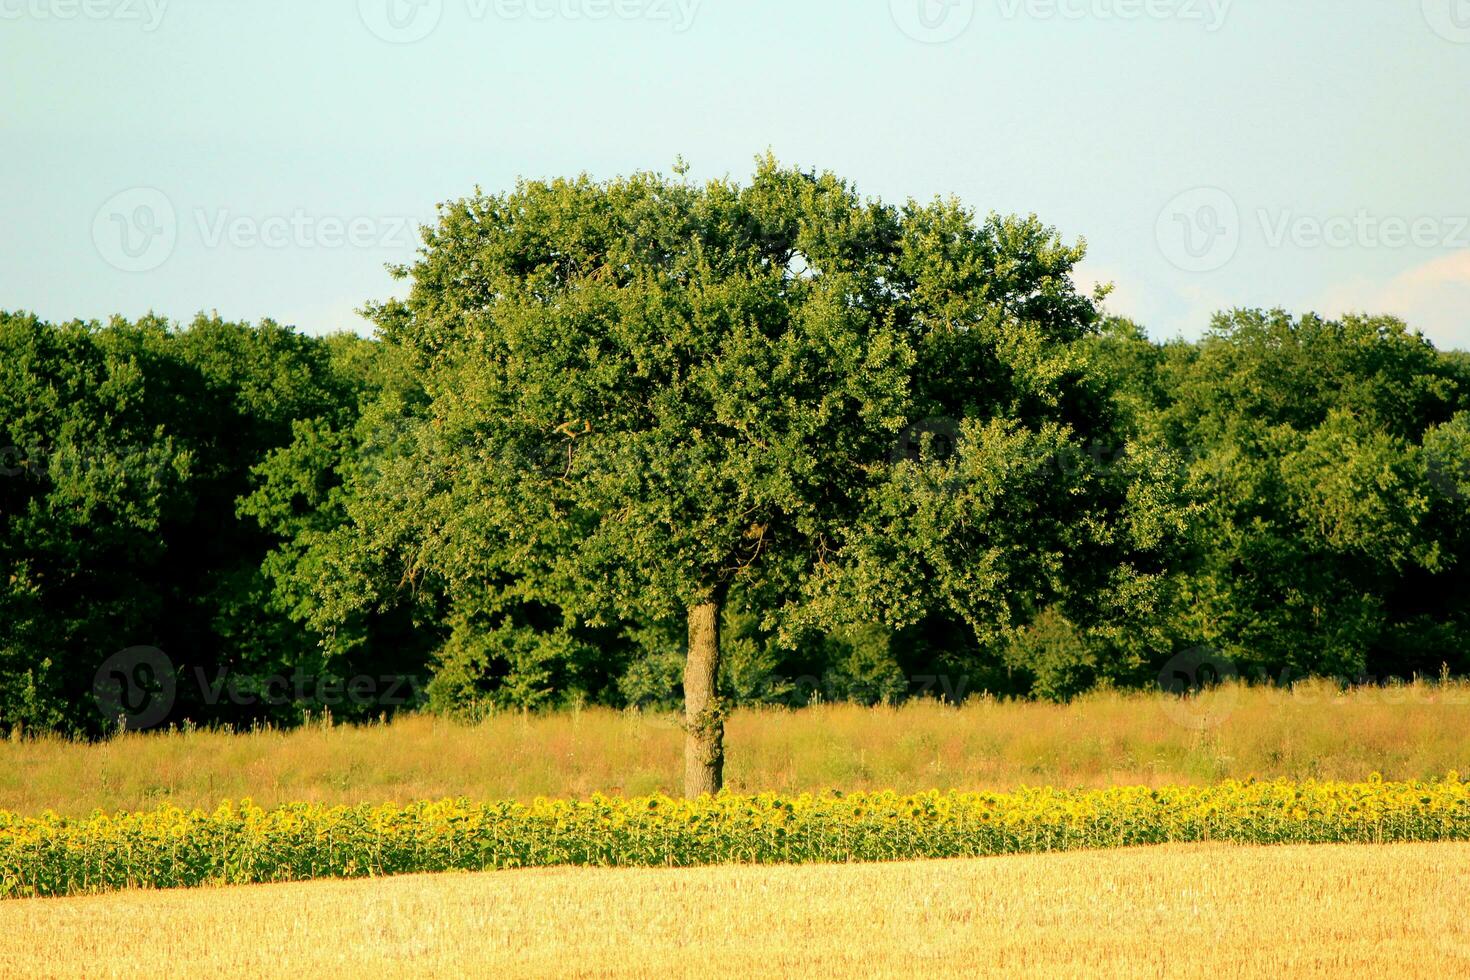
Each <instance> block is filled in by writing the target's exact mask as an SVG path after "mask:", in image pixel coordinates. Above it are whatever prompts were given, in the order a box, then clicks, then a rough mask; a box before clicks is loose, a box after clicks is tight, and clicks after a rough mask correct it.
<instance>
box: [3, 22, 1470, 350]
mask: <svg viewBox="0 0 1470 980" xmlns="http://www.w3.org/2000/svg"><path fill="white" fill-rule="evenodd" d="M390 3H391V4H393V7H392V8H390V6H389V4H390ZM418 3H419V4H420V6H415V4H414V3H413V2H410V0H327V2H304V0H262V2H246V0H239V2H229V0H0V92H3V94H0V135H3V147H4V150H3V152H0V187H3V197H0V221H3V226H4V235H3V238H0V308H9V309H17V308H24V309H31V310H35V311H36V312H38V313H40V314H42V315H43V316H45V317H47V318H51V319H64V318H69V317H72V316H84V317H100V316H104V315H106V314H108V313H110V312H114V311H115V312H122V313H126V314H129V315H136V314H139V313H142V312H145V311H147V310H149V309H153V310H156V311H158V312H161V313H164V314H167V315H169V316H172V317H175V318H188V317H190V316H192V314H193V313H195V312H196V311H199V310H201V309H206V310H207V309H218V310H219V311H220V312H221V313H222V314H224V315H225V316H228V317H232V318H248V319H257V318H260V317H264V316H273V317H275V318H277V319H280V320H282V321H285V322H289V323H294V324H296V325H298V326H300V327H301V328H302V329H305V330H308V331H312V332H320V331H325V330H331V329H341V328H353V329H361V328H362V324H361V321H359V320H358V319H357V318H356V316H355V315H354V313H353V310H354V309H355V308H356V307H358V306H359V305H360V304H361V303H362V302H363V301H364V300H367V299H370V298H380V297H383V296H385V295H388V294H389V293H390V292H391V291H392V290H393V289H394V288H395V285H394V283H393V282H392V280H391V279H390V278H389V277H388V276H387V274H386V273H385V272H384V271H383V268H382V267H383V264H384V263H385V262H390V261H402V260H405V259H407V258H409V257H410V256H411V255H412V252H413V247H414V244H415V238H414V236H413V235H412V234H411V232H410V231H409V228H408V225H407V223H408V222H411V221H416V220H419V219H424V218H427V217H429V216H430V215H432V213H433V207H434V205H435V203H437V202H439V201H442V200H445V199H449V198H454V197H459V196H462V195H464V194H467V193H469V192H470V191H471V190H472V189H473V187H474V185H475V184H477V183H478V184H480V185H481V186H483V187H484V188H486V189H492V190H493V189H502V188H507V187H509V186H510V185H511V184H512V183H513V182H514V180H515V178H516V177H517V176H518V175H525V176H532V177H542V176H555V175H562V174H573V173H576V172H580V171H583V170H585V171H588V172H589V173H591V174H592V175H594V176H603V177H605V176H611V175H613V174H618V173H623V172H627V171H629V170H633V169H639V168H663V169H667V168H668V166H669V165H670V164H671V163H672V161H673V160H674V158H675V156H676V155H678V154H683V155H684V157H686V158H687V159H688V160H689V161H690V162H691V163H692V164H693V166H694V175H695V176H696V177H698V176H712V175H719V174H731V175H735V176H743V175H746V174H748V173H749V171H750V168H751V160H752V158H753V157H754V155H755V154H757V153H759V152H761V151H763V150H764V149H765V148H767V147H770V148H772V149H773V150H774V151H775V152H776V154H777V155H778V156H779V157H780V158H781V159H782V160H784V161H787V162H791V163H797V164H801V165H804V166H816V167H819V168H830V169H833V170H835V171H838V172H839V173H841V174H843V175H845V176H848V177H850V178H851V179H853V180H854V181H856V182H857V184H858V186H859V188H860V189H861V190H862V191H864V192H866V193H869V194H874V195H879V196H882V197H884V198H887V199H891V200H901V199H903V198H905V197H908V196H916V197H920V198H928V197H931V196H933V195H935V194H944V195H948V194H951V193H952V194H956V195H958V196H959V197H960V198H961V199H963V200H964V201H965V202H967V203H968V204H970V205H971V206H973V207H975V208H977V209H979V210H981V211H989V210H999V211H1015V212H1035V213H1037V214H1039V215H1040V216H1041V217H1042V218H1043V219H1044V220H1045V221H1047V222H1049V223H1051V224H1054V225H1056V226H1057V227H1058V228H1059V229H1060V230H1061V231H1062V232H1063V233H1064V234H1066V235H1067V236H1069V237H1072V236H1084V237H1086V238H1087V240H1088V242H1089V245H1090V249H1091V256H1090V259H1089V262H1088V264H1087V266H1086V272H1087V274H1088V275H1089V276H1090V277H1094V278H1097V279H1104V280H1111V281H1114V282H1116V283H1117V285H1118V290H1117V293H1116V294H1115V298H1114V299H1113V300H1112V301H1111V305H1112V306H1113V308H1114V309H1116V310H1117V311H1118V312H1122V313H1127V314H1129V315H1133V316H1136V317H1137V318H1138V319H1140V320H1141V321H1142V322H1143V323H1144V324H1145V325H1146V326H1147V327H1148V328H1149V329H1150V331H1151V332H1152V333H1153V334H1154V335H1155V336H1172V335H1174V334H1179V333H1182V334H1185V335H1191V336H1192V335H1196V334H1198V333H1199V331H1200V330H1201V329H1203V328H1204V326H1205V325H1206V324H1207V322H1208V317H1209V314H1210V312H1211V311H1212V310H1214V309H1217V308H1223V307H1229V306H1238V305H1252V306H1254V305H1284V306H1287V307H1289V308H1292V309H1296V310H1308V309H1316V310H1319V311H1321V312H1324V313H1329V314H1335V313H1339V312H1342V311H1343V310H1345V309H1358V308H1367V309H1372V310H1375V311H1384V312H1398V313H1400V314H1401V315H1404V316H1406V317H1407V318H1409V319H1410V320H1411V323H1412V324H1413V325H1415V326H1418V327H1420V328H1421V329H1423V330H1424V331H1425V333H1427V334H1429V335H1430V336H1431V337H1432V338H1434V339H1435V340H1436V341H1437V342H1439V343H1441V344H1442V345H1445V346H1450V345H1456V346H1464V347H1470V122H1467V121H1470V0H1233V2H1231V0H973V2H971V0H867V2H863V3H839V2H836V0H799V2H793V0H785V2H777V0H741V2H736V0H498V2H497V0H418ZM390 14H396V16H395V17H392V18H390V16H389V15H390ZM920 15H923V16H920ZM418 35H423V36H421V37H419V36H418ZM415 38H416V39H415ZM1201 188H1203V189H1204V190H1201Z"/></svg>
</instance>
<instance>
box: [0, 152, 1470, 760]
mask: <svg viewBox="0 0 1470 980" xmlns="http://www.w3.org/2000/svg"><path fill="white" fill-rule="evenodd" d="M1082 254H1083V250H1082V246H1081V245H1080V244H1078V245H1070V244H1067V243H1065V242H1063V241H1061V240H1060V239H1059V238H1058V237H1057V235H1056V233H1055V232H1054V231H1052V230H1051V229H1049V228H1047V227H1046V226H1044V225H1043V224H1041V223H1040V222H1039V221H1037V220H1036V219H1035V218H1008V217H999V216H989V217H985V218H981V217H979V216H977V215H976V214H974V213H972V212H970V211H968V210H966V209H965V208H963V207H962V206H960V205H959V204H958V203H956V202H954V201H942V200H941V201H934V202H929V203H918V202H908V203H906V204H904V205H901V206H894V205H890V204H886V203H884V202H881V201H876V200H869V199H864V198H862V197H860V196H859V195H858V194H857V193H856V191H855V190H854V189H853V188H852V187H851V185H849V184H848V183H846V182H845V181H843V180H841V179H839V178H838V177H836V176H834V175H832V174H828V173H814V172H804V171H799V170H795V169H791V168H787V167H782V166H780V165H779V164H777V163H776V162H775V161H774V160H772V159H769V158H767V159H763V160H761V161H759V163H758V165H757V168H756V172H755V173H754V175H753V176H752V177H751V178H750V180H749V181H748V182H746V183H743V184H741V183H735V182H733V181H728V180H719V181H713V182H710V183H707V184H700V185H696V184H692V183H689V182H688V181H687V180H685V179H684V174H683V172H682V171H676V176H675V178H668V177H665V176H662V175H658V174H652V173H639V174H634V175H632V176H630V177H627V178H622V179H617V180H612V181H608V182H604V183H597V182H594V181H592V180H590V179H588V178H586V177H582V178H578V179H575V180H558V181H551V182H525V183H522V184H520V185H518V186H517V188H516V189H515V190H513V191H511V192H509V193H505V194H499V195H485V194H481V193H477V194H476V195H475V196H473V197H470V198H466V199H464V200H460V201H455V202H451V203H449V204H446V205H444V206H443V207H442V208H441V211H440V216H439V220H438V222H437V224H436V225H435V226H433V227H431V228H427V229H425V232H424V247H423V249H422V251H421V253H420V256H419V258H418V260H417V261H416V262H415V263H414V264H413V265H412V266H411V267H408V268H404V269H401V270H398V271H399V273H400V274H401V275H402V276H404V277H406V278H407V279H409V280H410V283H411V289H410V290H409V292H408V295H407V298H406V299H404V300H393V301H389V302H386V303H383V304H381V305H376V306H372V307H370V308H369V311H368V312H369V315H370V316H371V318H372V319H373V320H374V321H375V323H376V325H377V327H378V330H379V337H378V339H375V340H367V339H364V338H360V337H355V336H350V335H341V336H335V337H329V338H311V337H305V336H301V335H299V334H297V333H295V332H294V331H292V330H290V329H287V328H285V327H281V326H279V325H277V324H275V323H272V322H270V321H265V322H263V323H261V324H259V325H257V326H250V325H245V324H238V323H229V322H225V321H223V320H221V319H219V318H218V317H216V316H200V317H198V318H197V319H196V320H195V321H194V322H193V323H192V324H190V325H188V326H187V327H182V328H181V327H178V326H176V325H173V324H170V323H167V322H165V321H163V320H161V319H159V318H157V317H151V316H150V317H144V318H142V319H140V320H138V321H136V322H130V321H126V320H122V319H114V320H112V321H111V322H109V323H107V324H105V325H104V324H99V323H83V322H73V323H67V324H60V325H52V324H47V323H42V322H40V321H38V320H37V319H36V318H35V317H32V316H29V315H26V314H20V313H14V314H12V313H0V618H3V621H4V623H5V626H6V628H5V629H4V630H3V631H0V730H14V729H15V728H17V727H19V728H22V729H27V730H47V729H59V730H65V731H71V732H83V733H93V734H95V733H99V732H101V731H104V730H105V729H106V728H107V727H108V726H109V725H110V724H112V723H113V721H114V719H107V718H102V717H101V716H100V713H99V712H98V711H97V710H96V708H95V706H94V705H93V703H92V699H91V698H90V697H89V694H90V692H91V689H92V684H93V677H94V673H95V671H96V670H97V668H98V666H99V665H100V664H101V663H102V661H103V660H104V659H105V658H106V657H108V656H109V655H110V654H112V653H113V652H115V651H118V650H121V649H123V648H126V647H132V646H137V645H149V646H158V647H161V648H163V649H164V650H166V651H167V652H168V654H169V655H170V657H171V658H172V659H173V661H174V663H175V665H176V666H177V668H178V670H179V673H180V676H181V677H184V678H195V677H204V678H214V677H218V676H221V675H222V674H227V675H229V676H232V677H235V678H241V679H247V680H249V679H255V680H259V679H262V678H269V677H273V676H292V675H297V674H302V673H304V674H306V675H309V676H311V677H316V678H345V677H348V676H351V675H353V674H358V673H365V674H368V675H373V676H384V675H394V676H398V675H405V674H407V675H413V676H415V677H416V678H418V679H420V680H422V679H425V678H432V682H431V683H429V684H428V693H429V700H430V706H431V707H432V708H434V709H435V710H443V711H452V712H461V711H472V712H473V711H484V710H499V709H506V708H515V709H534V708H541V707H554V706H558V705H565V704H572V703H582V702H588V703H602V704H609V705H614V706H619V707H621V706H630V705H631V706H637V707H641V708H650V709H652V708H657V709H664V708H669V707H672V706H674V705H676V704H677V703H678V700H679V697H680V685H681V675H682V658H683V651H684V646H685V644H686V642H687V640H686V637H687V632H686V627H685V621H684V617H685V615H686V612H687V610H688V609H690V608H691V607H693V606H695V605H698V604H701V603H706V602H717V603H719V604H721V607H722V612H721V619H720V627H721V628H720V633H721V636H722V646H723V662H722V664H721V670H720V675H719V684H720V686H721V689H722V694H723V695H724V696H725V697H726V699H727V700H728V701H730V702H733V703H735V704H785V705H791V704H797V703H805V702H806V701H807V700H810V699H811V698H813V697H818V698H822V699H843V700H855V701H861V702H864V703H879V702H887V701H892V700H897V699H901V698H903V697H907V696H911V695H914V694H928V695H935V696H943V697H946V698H949V699H951V700H959V699H962V698H963V697H964V696H965V695H966V694H967V693H969V692H974V691H978V690H986V691H990V692H994V693H1002V694H1023V695H1032V696H1036V697H1043V698H1050V699H1056V700H1065V699H1067V698H1070V697H1073V696H1075V695H1076V694H1078V693H1080V692H1082V691H1085V690H1087V689H1089V688H1091V687H1094V686H1097V685H1118V686H1123V687H1129V686H1138V685H1145V684H1150V683H1154V682H1155V681H1156V679H1157V677H1158V676H1159V671H1160V670H1161V669H1162V668H1163V667H1164V666H1165V665H1166V664H1167V663H1169V662H1170V659H1171V658H1173V657H1175V656H1177V655H1179V654H1181V653H1182V652H1184V651H1189V650H1195V649H1198V648H1201V647H1204V648H1207V649H1209V650H1210V651H1212V655H1215V656H1218V657H1222V658H1225V659H1228V660H1229V661H1231V662H1232V663H1233V664H1234V665H1235V666H1236V668H1237V669H1238V670H1239V671H1240V672H1241V673H1243V674H1245V675H1246V676H1248V677H1256V678H1260V677H1270V678H1273V679H1277V680H1281V679H1283V678H1284V679H1293V678H1297V677H1301V676H1305V675H1308V674H1326V675H1332V676H1338V677H1347V678H1357V677H1360V676H1364V675H1367V676H1371V677H1375V678H1383V677H1387V676H1393V675H1398V676H1403V675H1407V674H1410V673H1414V672H1419V673H1423V674H1429V675H1435V674H1438V673H1439V671H1440V669H1441V666H1442V665H1448V666H1449V668H1450V669H1451V670H1453V671H1455V672H1464V671H1467V670H1470V659H1467V658H1470V654H1467V652H1466V651H1470V610H1467V608H1466V606H1465V603H1464V596H1465V595H1466V594H1467V593H1470V568H1467V563H1466V559H1467V556H1470V355H1466V354H1464V353H1461V352H1452V353H1443V352H1439V351H1436V350H1435V349H1434V348H1433V346H1432V345H1430V344H1429V343H1428V342H1427V341H1426V340H1424V338H1423V337H1421V336H1419V335H1418V334H1415V333H1412V332H1411V331H1410V330H1409V329H1408V328H1407V327H1406V326H1405V325H1404V324H1403V323H1401V322H1400V321H1398V320H1395V319H1393V318H1388V317H1371V316H1350V317H1346V318H1344V319H1342V320H1325V319H1322V318H1320V317H1317V316H1314V315H1307V316H1302V317H1292V316H1290V315H1288V314H1286V313H1285V312H1282V311H1260V310H1240V311H1235V312H1232V313H1228V314H1222V315H1220V316H1218V317H1217V318H1216V319H1215V321H1214V323H1213V327H1212V329H1211V330H1210V331H1209V332H1208V334H1207V335H1206V336H1205V337H1204V338H1203V339H1202V340H1200V341H1198V342H1184V341H1173V342H1168V343H1162V344H1159V343H1154V342H1153V341H1151V340H1149V339H1148V337H1147V335H1146V334H1145V332H1144V331H1143V330H1142V328H1140V327H1139V326H1137V325H1135V324H1132V323H1129V322H1127V321H1124V320H1119V319H1104V318H1102V317H1101V316H1100V314H1099V313H1098V311H1097V310H1096V309H1095V307H1094V305H1093V301H1092V299H1090V298H1089V297H1087V296H1084V295H1082V294H1080V293H1078V292H1077V291H1076V289H1075V286H1074V283H1073V269H1074V267H1075V264H1076V263H1077V262H1078V261H1079V260H1080V259H1081V258H1082ZM207 693H208V692H207V685H202V684H199V683H190V684H185V685H181V687H180V695H179V703H178V704H177V705H176V707H175V711H174V713H173V715H172V716H171V717H172V718H173V719H182V718H193V719H195V720H200V721H206V720H209V721H249V720H251V719H253V718H258V717H260V716H262V715H271V716H273V717H274V718H276V719H277V720H287V719H290V718H293V717H296V716H298V715H299V713H300V712H301V711H302V710H303V709H310V708H313V707H320V706H321V705H319V704H317V703H316V702H314V701H313V700H312V698H310V697H307V698H295V699H292V701H291V702H290V703H288V704H284V705H277V706H274V707H271V706H263V705H259V704H255V705H239V704H234V703H232V702H229V701H225V702H220V701H219V700H218V698H213V699H211V698H210V697H208V696H206V695H207ZM337 709H338V714H342V713H344V712H346V713H348V714H351V713H352V712H353V711H357V713H358V714H366V713H376V711H374V710H372V709H371V708H369V707H363V706H357V707H354V706H352V705H348V704H340V703H339V705H338V706H337Z"/></svg>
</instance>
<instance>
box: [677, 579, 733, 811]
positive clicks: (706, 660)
mask: <svg viewBox="0 0 1470 980" xmlns="http://www.w3.org/2000/svg"><path fill="white" fill-rule="evenodd" d="M719 676H720V606H719V603H715V602H705V603H701V604H700V605H697V606H691V607H690V609H689V655H688V658H687V659H686V660H685V661H684V731H685V735H684V795H685V796H687V797H689V798H690V799H693V798H694V797H696V796H699V795H700V794H701V793H717V792H719V790H720V785H721V784H722V783H723V782H724V778H725V716H724V713H723V711H722V709H721V706H720V699H719V697H718V696H717V695H716V693H715V684H716V682H717V680H718V678H719Z"/></svg>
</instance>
